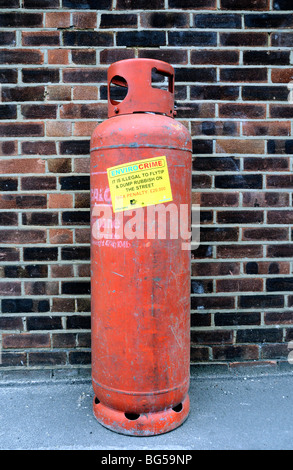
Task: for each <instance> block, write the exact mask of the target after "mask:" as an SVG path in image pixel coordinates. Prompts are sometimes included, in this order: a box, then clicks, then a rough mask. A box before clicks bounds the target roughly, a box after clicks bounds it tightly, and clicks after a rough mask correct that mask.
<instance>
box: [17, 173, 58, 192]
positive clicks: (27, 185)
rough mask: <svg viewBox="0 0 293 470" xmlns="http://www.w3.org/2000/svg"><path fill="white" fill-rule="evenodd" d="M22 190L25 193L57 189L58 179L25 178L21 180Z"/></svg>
mask: <svg viewBox="0 0 293 470" xmlns="http://www.w3.org/2000/svg"><path fill="white" fill-rule="evenodd" d="M21 189H23V190H24V191H43V190H50V189H56V178H55V176H25V177H23V178H22V179H21Z"/></svg>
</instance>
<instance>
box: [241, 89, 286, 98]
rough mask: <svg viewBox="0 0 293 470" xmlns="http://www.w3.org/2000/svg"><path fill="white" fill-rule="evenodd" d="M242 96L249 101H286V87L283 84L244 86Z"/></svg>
mask: <svg viewBox="0 0 293 470" xmlns="http://www.w3.org/2000/svg"><path fill="white" fill-rule="evenodd" d="M242 97H243V99H244V100H250V101H272V100H277V101H288V88H287V87H285V86H244V87H243V88H242Z"/></svg>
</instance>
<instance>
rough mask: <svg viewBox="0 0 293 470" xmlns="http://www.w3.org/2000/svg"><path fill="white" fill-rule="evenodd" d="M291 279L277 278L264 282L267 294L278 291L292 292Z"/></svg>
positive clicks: (292, 283) (292, 282)
mask: <svg viewBox="0 0 293 470" xmlns="http://www.w3.org/2000/svg"><path fill="white" fill-rule="evenodd" d="M292 289H293V278H292V277H283V278H282V277H279V278H278V277H277V278H271V279H267V280H266V290H267V291H268V292H278V291H292Z"/></svg>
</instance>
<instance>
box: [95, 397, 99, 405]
mask: <svg viewBox="0 0 293 470" xmlns="http://www.w3.org/2000/svg"><path fill="white" fill-rule="evenodd" d="M99 403H100V400H99V399H98V398H97V397H95V405H98V404H99Z"/></svg>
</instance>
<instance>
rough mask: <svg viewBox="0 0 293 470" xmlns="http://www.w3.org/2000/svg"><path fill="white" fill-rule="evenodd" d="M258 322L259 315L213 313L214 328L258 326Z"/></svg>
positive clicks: (259, 319) (252, 313)
mask: <svg viewBox="0 0 293 470" xmlns="http://www.w3.org/2000/svg"><path fill="white" fill-rule="evenodd" d="M260 321H261V315H260V313H254V312H251V313H250V312H249V313H248V312H237V313H235V312H231V313H224V312H220V313H215V326H237V325H260Z"/></svg>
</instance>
